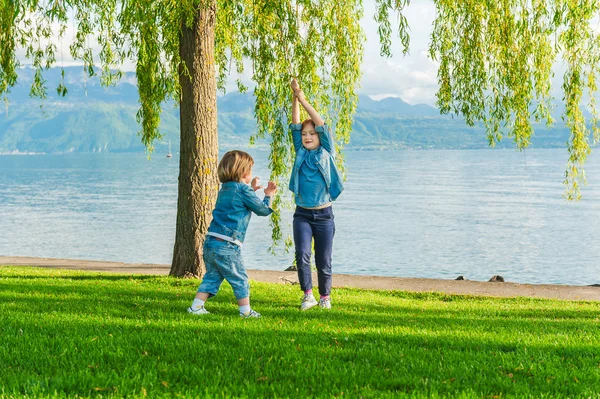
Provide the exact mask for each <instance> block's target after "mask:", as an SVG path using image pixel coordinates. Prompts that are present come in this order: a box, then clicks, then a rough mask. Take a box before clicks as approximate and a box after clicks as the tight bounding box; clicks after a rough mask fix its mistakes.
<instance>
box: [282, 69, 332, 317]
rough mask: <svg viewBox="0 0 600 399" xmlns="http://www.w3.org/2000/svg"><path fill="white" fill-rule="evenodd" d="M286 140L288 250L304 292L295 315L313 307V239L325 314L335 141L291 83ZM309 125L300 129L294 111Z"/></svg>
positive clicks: (295, 86)
mask: <svg viewBox="0 0 600 399" xmlns="http://www.w3.org/2000/svg"><path fill="white" fill-rule="evenodd" d="M291 87H292V90H293V91H294V99H293V102H292V123H291V124H290V129H291V131H292V139H293V142H294V149H295V151H296V159H295V162H294V168H293V169H292V175H291V177H290V187H289V188H290V190H291V191H292V192H293V193H294V200H295V201H296V211H295V212H294V223H293V230H294V246H295V249H296V266H297V267H298V280H299V281H300V288H301V289H302V291H304V296H303V297H302V304H301V305H300V309H301V310H308V309H310V308H312V307H313V306H315V305H317V301H316V299H315V297H314V296H313V293H312V273H311V268H310V258H311V255H312V246H311V244H312V241H313V238H314V247H315V264H316V266H317V276H318V282H319V295H320V300H319V302H318V304H319V306H320V307H321V308H324V309H330V308H331V298H330V295H331V284H332V275H331V273H332V272H331V253H332V248H333V236H334V235H335V223H334V216H333V210H332V206H331V204H332V202H333V201H335V199H336V198H337V197H338V196H339V195H340V194H341V192H342V190H343V189H344V188H343V186H342V179H341V177H340V175H339V173H338V170H337V168H336V166H335V141H334V139H333V135H332V134H331V131H330V130H329V127H328V126H327V125H326V124H325V122H324V121H323V119H322V118H321V116H320V115H319V114H318V113H317V111H315V109H314V108H313V107H312V106H311V105H310V104H309V103H308V101H306V98H305V97H304V93H303V92H302V90H300V85H299V84H298V82H297V81H296V79H293V80H292V82H291ZM299 104H302V107H304V109H305V110H306V112H307V113H308V115H309V116H310V119H307V120H305V121H304V122H302V123H300V107H299Z"/></svg>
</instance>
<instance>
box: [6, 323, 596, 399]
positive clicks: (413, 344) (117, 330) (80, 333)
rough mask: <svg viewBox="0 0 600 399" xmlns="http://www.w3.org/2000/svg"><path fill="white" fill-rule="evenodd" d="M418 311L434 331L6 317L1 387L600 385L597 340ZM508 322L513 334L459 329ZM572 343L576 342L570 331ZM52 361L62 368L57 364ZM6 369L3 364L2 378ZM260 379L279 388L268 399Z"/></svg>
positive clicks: (515, 389) (374, 392) (529, 390)
mask: <svg viewBox="0 0 600 399" xmlns="http://www.w3.org/2000/svg"><path fill="white" fill-rule="evenodd" d="M321 313H323V312H321ZM424 313H425V314H424V315H423V318H424V320H427V322H428V323H429V322H431V326H430V329H429V331H430V332H434V333H435V334H432V333H428V332H427V331H426V330H425V329H422V328H413V329H405V330H402V331H400V332H397V331H391V332H386V327H387V323H386V321H387V320H388V318H387V316H385V315H378V314H370V315H360V316H358V317H357V318H360V319H361V320H363V321H364V322H366V323H368V324H369V328H370V329H369V330H367V331H354V330H351V331H344V326H345V324H347V323H348V322H351V321H352V319H350V320H348V318H349V316H348V315H347V314H337V313H336V312H331V313H329V314H328V316H326V317H327V318H328V319H327V320H322V321H323V322H324V323H326V324H328V326H330V327H332V328H336V327H337V330H338V331H331V330H326V329H319V328H317V329H314V328H310V327H314V324H315V323H310V320H308V321H309V325H308V326H307V325H305V324H304V323H303V321H304V320H303V319H302V318H298V317H296V318H295V320H289V313H288V314H287V315H288V317H287V319H285V318H284V323H279V322H278V320H277V319H274V320H273V319H271V320H269V319H268V318H266V317H265V318H263V319H262V320H240V319H239V318H232V319H230V320H228V319H223V318H222V317H219V316H217V315H208V317H196V318H194V317H193V316H189V318H187V317H181V318H179V317H177V318H174V319H172V320H167V321H166V322H165V321H164V320H163V321H156V322H154V323H149V324H144V325H140V326H136V325H134V324H132V323H131V322H130V320H120V319H116V318H112V319H111V320H107V321H106V324H105V325H104V326H103V328H102V329H100V328H99V327H98V325H97V323H95V322H93V321H91V320H88V319H85V318H83V319H81V318H79V319H70V320H69V319H66V320H62V321H61V322H60V323H58V324H57V325H47V326H45V327H44V325H43V323H40V320H37V321H36V320H32V319H27V320H22V321H21V322H20V323H19V328H20V329H21V330H22V331H25V332H24V333H22V334H19V333H18V330H17V329H16V328H15V327H16V326H11V325H10V323H9V324H8V325H7V324H4V326H3V327H2V329H0V331H3V335H4V338H5V340H4V342H5V343H6V344H7V345H9V347H10V348H12V349H11V351H10V352H8V353H6V352H5V353H4V354H3V355H2V354H0V359H3V360H6V361H7V363H6V364H18V365H20V369H19V374H17V373H15V374H14V375H13V374H10V378H6V379H3V381H7V385H6V386H5V389H6V390H7V392H11V391H15V392H18V393H21V394H27V392H26V391H24V388H23V386H24V385H23V384H22V382H23V380H24V379H26V378H29V377H31V376H34V375H36V376H37V377H38V378H39V377H40V376H41V377H46V378H48V379H49V381H50V382H49V384H48V388H47V389H48V393H51V392H53V391H54V390H56V391H57V392H59V393H69V394H79V395H86V392H87V391H88V390H93V389H94V387H98V386H100V387H102V386H107V385H114V386H116V387H118V392H119V394H120V395H126V394H127V393H129V392H133V391H134V390H135V389H138V391H139V388H140V387H141V386H142V385H141V384H142V383H144V384H148V381H150V382H152V383H153V384H154V385H155V386H154V388H153V390H150V392H149V394H150V393H154V394H158V393H159V392H164V391H160V389H164V388H163V387H161V386H160V384H161V381H166V382H168V387H170V391H169V393H170V394H171V395H176V394H177V393H179V394H184V395H189V396H204V395H203V394H201V393H207V392H208V393H209V395H210V394H212V395H213V396H219V395H223V396H255V397H261V396H283V397H290V396H295V397H311V396H323V397H332V396H335V395H338V394H339V393H340V392H342V391H343V392H345V394H344V396H348V397H358V396H372V397H373V396H375V397H378V396H394V395H396V394H399V393H408V394H416V395H417V396H420V397H424V396H429V395H430V394H431V393H436V392H437V393H440V394H442V396H447V397H456V396H459V395H460V394H461V392H471V393H472V396H473V397H484V396H487V395H492V396H497V395H501V396H513V397H526V396H531V397H542V396H544V395H546V396H551V397H560V396H569V397H577V396H585V395H587V396H592V395H593V394H594V392H595V391H594V390H593V387H595V386H600V385H599V384H600V371H599V370H598V369H597V368H596V369H594V365H595V364H597V363H598V361H600V349H599V348H598V345H595V344H593V343H592V344H588V343H582V342H576V343H567V342H563V343H561V344H551V343H549V344H546V343H539V342H537V343H536V342H528V341H523V339H522V335H523V334H527V333H529V334H531V333H535V332H536V326H532V325H531V324H530V323H529V322H528V321H527V320H503V319H497V320H477V321H475V322H473V323H471V324H468V325H467V324H465V323H464V320H456V319H454V318H452V317H451V316H450V315H446V316H439V315H436V314H433V312H430V311H427V312H424ZM147 316H149V315H148V314H142V315H141V318H144V317H147ZM279 316H285V312H281V313H280V314H279ZM324 317H325V316H324V315H321V318H324ZM191 320H193V322H191ZM435 320H437V323H436V322H435ZM313 321H314V320H313ZM311 324H312V326H311ZM407 325H408V324H407ZM507 326H509V327H510V328H511V329H512V330H513V331H514V335H513V336H507V335H497V336H490V335H489V334H488V335H485V336H484V335H479V336H478V335H476V334H471V335H469V336H462V335H461V334H460V333H464V332H468V331H470V330H473V331H480V330H485V331H492V332H493V331H500V330H503V329H505V328H506V327H507ZM573 327H574V326H573V325H564V326H563V328H562V329H561V332H562V333H565V334H566V333H567V332H568V331H571V332H573V331H574V330H573ZM9 328H10V332H9V331H8V329H9ZM69 332H71V333H70V334H69ZM108 332H110V333H111V334H110V335H109V334H108ZM23 340H28V342H23ZM573 340H574V341H577V335H576V334H574V333H573V334H571V341H573ZM40 348H42V349H40ZM74 348H75V349H76V350H74ZM41 354H45V356H40V355H41ZM56 359H61V360H60V363H61V364H62V365H64V367H65V369H64V370H61V371H58V370H56V362H57V360H56ZM15 361H16V363H15ZM95 365H101V366H100V367H99V368H95V367H96V366H95ZM90 366H92V367H91V368H90ZM8 372H9V371H8V370H4V371H0V377H2V376H3V375H5V376H7V375H8V374H7V373H8ZM68 373H71V374H72V375H75V376H78V378H80V381H79V382H78V383H77V384H69V383H68V382H67V381H65V380H61V379H60V378H59V377H61V376H63V375H68ZM133 376H135V377H136V378H133ZM573 376H576V377H577V378H578V383H574V382H573V381H574V380H573V378H572V377H573ZM265 377H266V378H267V380H265V379H264V378H265ZM551 377H554V378H555V379H554V380H552V379H551ZM549 378H550V380H548V379H549ZM0 379H1V378H0ZM567 380H568V381H567ZM263 381H267V382H268V384H263V383H262V382H263ZM145 386H146V387H148V385H145ZM269 386H270V387H271V388H272V387H275V388H276V389H280V390H281V391H280V392H281V393H280V394H279V395H273V394H272V392H273V390H272V389H271V388H270V387H269ZM290 387H291V388H290ZM148 389H150V388H148ZM194 393H195V394H194ZM150 396H152V395H150Z"/></svg>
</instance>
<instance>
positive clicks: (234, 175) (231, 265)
mask: <svg viewBox="0 0 600 399" xmlns="http://www.w3.org/2000/svg"><path fill="white" fill-rule="evenodd" d="M253 165H254V159H252V157H251V156H250V154H248V153H246V152H244V151H238V150H234V151H229V152H227V153H226V154H225V155H224V156H223V158H222V159H221V162H219V166H218V169H217V174H218V175H219V181H220V182H221V183H222V185H221V189H220V190H219V194H218V197H217V203H216V204H215V209H214V210H213V213H212V214H213V219H212V222H211V223H210V226H209V227H208V233H207V234H206V240H205V241H204V254H203V259H204V265H205V266H206V274H205V275H204V278H203V279H202V283H201V284H200V287H198V293H197V294H196V297H195V298H194V301H193V302H192V305H191V306H190V307H189V308H188V312H189V313H192V314H195V315H202V314H207V313H209V312H208V310H206V309H205V308H204V304H205V302H206V300H207V299H208V298H210V297H213V296H215V295H217V292H218V291H219V287H220V286H221V283H222V282H223V279H225V280H227V282H229V284H231V287H232V288H233V293H234V295H235V297H236V299H237V302H238V305H239V308H240V316H241V317H243V318H250V317H260V313H258V312H256V311H254V310H253V309H252V308H251V307H250V286H249V284H248V275H247V274H246V268H245V266H244V262H243V259H242V252H241V250H242V243H243V242H244V237H245V235H246V229H247V228H248V223H249V222H250V216H251V213H252V212H254V213H256V214H257V215H258V216H268V215H270V214H271V213H272V212H273V210H272V209H271V198H272V197H273V195H274V194H275V192H276V191H277V185H276V184H275V183H273V182H269V183H268V185H267V188H265V190H264V192H265V197H264V199H263V200H261V199H259V198H258V196H257V195H256V194H255V191H256V190H258V189H260V188H262V186H259V185H258V177H255V178H254V179H252V166H253ZM249 183H251V187H250V186H248V184H249Z"/></svg>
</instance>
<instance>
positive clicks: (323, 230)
mask: <svg viewBox="0 0 600 399" xmlns="http://www.w3.org/2000/svg"><path fill="white" fill-rule="evenodd" d="M333 219H334V218H333V209H332V207H327V208H323V209H305V208H302V207H299V206H297V207H296V212H294V244H295V247H296V266H297V267H298V280H299V281H300V288H301V289H302V290H303V291H307V290H310V289H312V273H311V270H310V258H311V254H312V248H311V244H312V240H313V238H314V240H315V264H316V266H317V276H318V282H319V294H320V295H321V296H328V295H330V294H331V252H332V248H333V236H334V235H335V222H334V221H333Z"/></svg>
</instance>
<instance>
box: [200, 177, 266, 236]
mask: <svg viewBox="0 0 600 399" xmlns="http://www.w3.org/2000/svg"><path fill="white" fill-rule="evenodd" d="M270 203H271V197H267V196H265V198H264V199H263V200H261V199H260V198H258V196H257V195H256V193H255V192H254V190H253V189H252V188H251V187H250V186H249V185H247V184H244V183H241V182H237V181H228V182H225V183H223V184H222V185H221V189H220V190H219V195H218V196H217V203H216V204H215V209H214V210H213V212H212V215H213V219H212V222H210V226H208V233H215V234H214V235H215V236H217V237H221V238H223V239H225V240H226V241H231V242H235V241H237V242H238V243H240V244H241V243H243V242H244V238H245V237H246V230H247V229H248V223H250V216H251V215H252V213H251V212H254V213H256V214H257V215H258V216H268V215H270V214H271V213H272V212H273V209H271V207H270ZM209 235H211V234H209ZM227 238H230V239H231V240H227Z"/></svg>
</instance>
